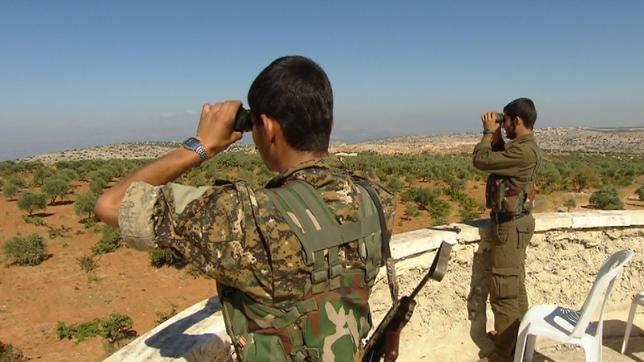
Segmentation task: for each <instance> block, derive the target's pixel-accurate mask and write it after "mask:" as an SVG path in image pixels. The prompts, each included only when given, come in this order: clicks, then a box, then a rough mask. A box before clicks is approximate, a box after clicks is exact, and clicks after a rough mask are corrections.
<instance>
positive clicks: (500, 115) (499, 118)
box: [494, 112, 503, 123]
mask: <svg viewBox="0 0 644 362" xmlns="http://www.w3.org/2000/svg"><path fill="white" fill-rule="evenodd" d="M494 120H495V121H496V123H503V113H499V112H496V113H494Z"/></svg>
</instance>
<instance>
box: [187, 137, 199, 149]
mask: <svg viewBox="0 0 644 362" xmlns="http://www.w3.org/2000/svg"><path fill="white" fill-rule="evenodd" d="M183 145H184V146H185V147H186V148H189V149H191V150H196V149H197V147H199V146H200V145H201V142H199V140H198V139H196V138H194V137H190V138H188V139H187V140H185V141H183Z"/></svg>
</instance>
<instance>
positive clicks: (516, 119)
mask: <svg viewBox="0 0 644 362" xmlns="http://www.w3.org/2000/svg"><path fill="white" fill-rule="evenodd" d="M518 125H521V127H524V128H525V124H523V118H521V117H520V116H516V117H514V127H516V126H518Z"/></svg>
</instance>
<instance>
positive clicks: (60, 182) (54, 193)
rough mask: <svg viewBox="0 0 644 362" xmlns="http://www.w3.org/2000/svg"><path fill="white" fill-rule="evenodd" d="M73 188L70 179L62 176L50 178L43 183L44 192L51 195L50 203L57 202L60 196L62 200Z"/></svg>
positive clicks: (48, 195)
mask: <svg viewBox="0 0 644 362" xmlns="http://www.w3.org/2000/svg"><path fill="white" fill-rule="evenodd" d="M71 188H72V187H71V185H70V184H69V181H67V180H66V179H64V178H62V177H60V176H58V177H51V178H48V179H46V180H45V181H44V182H43V184H42V192H44V193H45V195H47V197H49V199H50V200H51V202H50V204H53V203H54V202H56V199H57V198H59V197H60V199H61V200H62V199H63V198H64V197H65V195H67V193H68V192H69V191H70V190H71Z"/></svg>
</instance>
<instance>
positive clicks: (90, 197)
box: [74, 191, 98, 221]
mask: <svg viewBox="0 0 644 362" xmlns="http://www.w3.org/2000/svg"><path fill="white" fill-rule="evenodd" d="M97 199H98V196H96V193H94V192H91V191H88V192H86V193H84V194H82V195H80V196H79V197H78V199H76V202H75V203H74V212H75V213H76V215H78V216H80V217H83V218H85V219H86V220H88V221H89V220H93V219H94V207H95V206H96V200H97Z"/></svg>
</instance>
